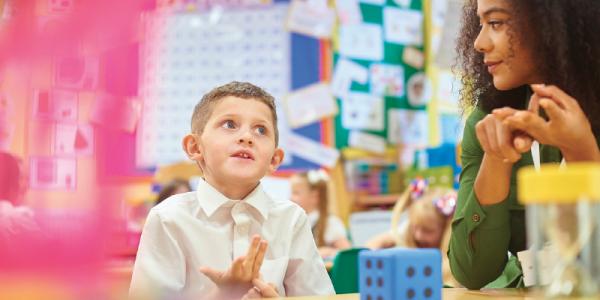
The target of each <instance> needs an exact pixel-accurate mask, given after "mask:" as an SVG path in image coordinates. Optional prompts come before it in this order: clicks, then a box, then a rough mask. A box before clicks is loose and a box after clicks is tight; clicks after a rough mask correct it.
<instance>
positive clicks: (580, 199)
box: [518, 163, 600, 298]
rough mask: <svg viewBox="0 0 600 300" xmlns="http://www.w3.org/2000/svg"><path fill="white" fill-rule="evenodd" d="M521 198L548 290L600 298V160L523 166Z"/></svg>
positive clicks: (537, 268) (537, 267)
mask: <svg viewBox="0 0 600 300" xmlns="http://www.w3.org/2000/svg"><path fill="white" fill-rule="evenodd" d="M518 198H519V201H520V202H521V203H523V204H524V205H525V206H526V216H527V237H528V242H529V244H530V245H532V250H533V257H534V259H533V265H534V273H535V278H536V282H537V283H538V286H540V287H542V288H543V289H544V291H545V295H546V296H547V297H564V296H580V297H598V298H600V164H596V163H585V164H583V163H570V164H568V165H567V166H563V167H561V166H559V165H558V164H548V165H542V167H541V170H539V171H537V170H535V169H534V168H533V167H527V168H523V169H521V170H519V173H518Z"/></svg>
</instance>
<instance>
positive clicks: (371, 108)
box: [342, 92, 385, 130]
mask: <svg viewBox="0 0 600 300" xmlns="http://www.w3.org/2000/svg"><path fill="white" fill-rule="evenodd" d="M384 109H385V102H384V99H383V98H382V97H379V96H375V95H371V94H368V93H359V92H352V93H349V94H348V96H347V97H346V98H344V99H343V100H342V126H343V127H344V128H347V129H364V130H383V127H384V115H383V114H384Z"/></svg>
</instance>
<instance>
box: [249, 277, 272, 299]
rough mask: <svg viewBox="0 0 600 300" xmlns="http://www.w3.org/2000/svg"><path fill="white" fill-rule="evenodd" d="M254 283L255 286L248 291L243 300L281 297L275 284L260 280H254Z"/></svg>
mask: <svg viewBox="0 0 600 300" xmlns="http://www.w3.org/2000/svg"><path fill="white" fill-rule="evenodd" d="M252 283H253V284H254V286H253V287H252V288H251V289H250V290H248V292H247V293H246V294H245V295H244V296H243V297H242V300H246V299H259V298H276V297H279V293H278V292H277V288H276V287H275V285H274V284H273V283H270V282H269V283H266V282H264V281H262V280H261V279H260V278H256V279H254V280H252Z"/></svg>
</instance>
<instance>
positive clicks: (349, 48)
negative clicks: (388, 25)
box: [340, 23, 383, 61]
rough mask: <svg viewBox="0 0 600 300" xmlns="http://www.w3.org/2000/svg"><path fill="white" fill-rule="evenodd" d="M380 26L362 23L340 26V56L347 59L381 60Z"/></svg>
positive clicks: (381, 41) (381, 39) (381, 40)
mask: <svg viewBox="0 0 600 300" xmlns="http://www.w3.org/2000/svg"><path fill="white" fill-rule="evenodd" d="M381 31H382V30H381V26H380V25H375V24H367V23H362V24H358V25H342V26H340V54H341V55H343V56H346V57H349V58H356V59H366V60H374V61H380V60H382V59H383V37H382V32H381Z"/></svg>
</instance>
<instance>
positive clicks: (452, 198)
mask: <svg viewBox="0 0 600 300" xmlns="http://www.w3.org/2000/svg"><path fill="white" fill-rule="evenodd" d="M455 207H456V191H454V190H452V189H448V188H428V184H427V181H426V180H423V179H415V180H413V181H412V183H411V184H410V186H409V187H408V188H407V189H406V190H405V191H404V193H402V196H401V197H400V199H398V202H397V203H396V205H395V206H394V212H393V216H392V228H391V230H390V231H389V232H385V233H383V234H380V235H378V236H376V237H374V238H373V239H371V240H370V241H368V242H367V245H366V246H367V247H368V248H371V249H381V248H392V247H407V248H439V249H440V251H441V252H442V257H443V259H442V276H443V280H444V284H446V285H450V286H458V283H457V282H456V280H454V278H453V277H452V273H451V271H450V266H449V262H448V258H447V256H446V252H447V250H448V243H449V240H450V234H451V226H450V223H451V220H452V216H453V214H454V208H455ZM403 216H405V218H404V220H403V221H402V222H401V223H400V224H398V222H399V219H401V218H402V217H403Z"/></svg>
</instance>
